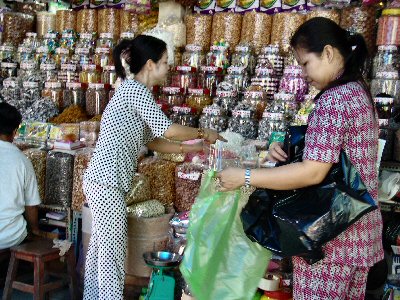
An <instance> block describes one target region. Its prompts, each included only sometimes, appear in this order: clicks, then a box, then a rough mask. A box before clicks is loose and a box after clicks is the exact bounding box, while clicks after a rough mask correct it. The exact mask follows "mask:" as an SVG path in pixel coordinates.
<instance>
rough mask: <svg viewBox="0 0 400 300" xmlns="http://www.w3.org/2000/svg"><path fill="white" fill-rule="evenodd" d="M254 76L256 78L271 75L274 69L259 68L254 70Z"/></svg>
mask: <svg viewBox="0 0 400 300" xmlns="http://www.w3.org/2000/svg"><path fill="white" fill-rule="evenodd" d="M256 74H257V76H265V75H273V74H274V69H273V68H268V67H259V68H256Z"/></svg>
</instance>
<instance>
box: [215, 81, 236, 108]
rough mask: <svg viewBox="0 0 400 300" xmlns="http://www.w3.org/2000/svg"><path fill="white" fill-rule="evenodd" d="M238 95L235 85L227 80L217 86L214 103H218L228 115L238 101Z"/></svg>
mask: <svg viewBox="0 0 400 300" xmlns="http://www.w3.org/2000/svg"><path fill="white" fill-rule="evenodd" d="M238 100H239V99H238V95H237V92H236V89H235V86H234V85H233V84H231V83H229V82H225V81H223V82H221V83H220V84H218V87H217V96H216V98H214V103H216V104H218V105H219V106H220V107H221V108H222V109H223V110H224V111H225V112H226V113H227V115H228V116H230V115H231V113H232V110H233V109H234V108H235V106H236V105H237V103H238Z"/></svg>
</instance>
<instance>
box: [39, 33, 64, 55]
mask: <svg viewBox="0 0 400 300" xmlns="http://www.w3.org/2000/svg"><path fill="white" fill-rule="evenodd" d="M42 45H43V46H45V47H47V51H48V52H49V53H52V54H54V52H55V51H56V49H57V48H58V47H60V41H59V39H58V36H57V33H55V32H48V33H46V34H45V35H44V38H43V43H42Z"/></svg>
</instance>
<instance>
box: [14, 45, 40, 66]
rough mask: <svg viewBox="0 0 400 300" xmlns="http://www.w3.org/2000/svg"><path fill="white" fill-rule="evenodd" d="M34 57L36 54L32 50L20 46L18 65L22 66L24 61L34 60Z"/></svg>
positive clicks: (16, 58) (17, 57)
mask: <svg viewBox="0 0 400 300" xmlns="http://www.w3.org/2000/svg"><path fill="white" fill-rule="evenodd" d="M34 57H35V52H34V51H33V49H32V48H28V47H25V46H19V47H18V51H17V55H16V57H15V60H16V62H17V63H19V64H21V63H22V62H24V61H29V60H33V59H34Z"/></svg>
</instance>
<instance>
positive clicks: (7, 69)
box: [0, 62, 18, 81]
mask: <svg viewBox="0 0 400 300" xmlns="http://www.w3.org/2000/svg"><path fill="white" fill-rule="evenodd" d="M17 70H18V64H17V63H16V62H2V63H1V69H0V78H1V81H3V80H4V79H6V78H8V77H16V76H17Z"/></svg>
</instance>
